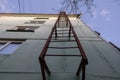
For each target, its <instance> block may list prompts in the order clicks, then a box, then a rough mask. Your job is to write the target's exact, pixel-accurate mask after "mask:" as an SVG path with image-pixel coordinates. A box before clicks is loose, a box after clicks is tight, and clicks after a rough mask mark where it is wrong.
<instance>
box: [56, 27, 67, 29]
mask: <svg viewBox="0 0 120 80" xmlns="http://www.w3.org/2000/svg"><path fill="white" fill-rule="evenodd" d="M57 28H68V29H69V27H57Z"/></svg>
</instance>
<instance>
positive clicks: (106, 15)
mask: <svg viewBox="0 0 120 80" xmlns="http://www.w3.org/2000/svg"><path fill="white" fill-rule="evenodd" d="M100 15H101V16H102V17H104V18H105V20H106V21H110V20H111V12H110V11H109V10H107V9H103V10H101V11H100Z"/></svg>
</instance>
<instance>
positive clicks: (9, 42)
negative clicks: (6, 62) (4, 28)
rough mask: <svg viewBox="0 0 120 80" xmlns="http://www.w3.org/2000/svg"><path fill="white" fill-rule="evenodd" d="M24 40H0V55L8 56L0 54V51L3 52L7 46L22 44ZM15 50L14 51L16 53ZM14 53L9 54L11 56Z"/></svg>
mask: <svg viewBox="0 0 120 80" xmlns="http://www.w3.org/2000/svg"><path fill="white" fill-rule="evenodd" d="M24 41H25V40H13V41H12V40H0V44H3V46H1V47H0V55H8V54H1V51H2V50H4V49H5V48H6V47H7V46H9V45H10V44H14V43H15V44H20V45H21V44H22V43H23V42H24ZM18 48H19V47H18ZM16 50H17V49H15V51H16ZM13 53H14V52H10V54H13Z"/></svg>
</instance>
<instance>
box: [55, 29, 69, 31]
mask: <svg viewBox="0 0 120 80" xmlns="http://www.w3.org/2000/svg"><path fill="white" fill-rule="evenodd" d="M57 31H69V30H67V29H66V30H57Z"/></svg>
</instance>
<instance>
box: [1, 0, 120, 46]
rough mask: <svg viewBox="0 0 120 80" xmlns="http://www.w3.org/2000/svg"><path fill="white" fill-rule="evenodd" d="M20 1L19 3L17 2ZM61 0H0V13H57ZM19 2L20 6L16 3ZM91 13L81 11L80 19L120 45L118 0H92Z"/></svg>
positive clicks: (108, 39) (107, 39) (102, 35)
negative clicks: (93, 5)
mask: <svg viewBox="0 0 120 80" xmlns="http://www.w3.org/2000/svg"><path fill="white" fill-rule="evenodd" d="M19 1H20V3H19ZM61 1H62V0H0V13H59V11H58V10H59V8H60V7H62V4H61ZM18 4H20V6H19V5H18ZM94 4H95V7H93V9H92V10H91V11H92V13H91V14H92V15H93V16H91V15H90V14H89V13H85V12H82V16H81V20H82V21H84V22H85V23H86V25H88V26H89V27H90V28H91V29H92V30H94V31H97V32H99V33H101V37H102V38H103V39H104V40H106V41H107V42H112V43H114V44H115V45H117V46H118V47H120V37H119V34H120V2H117V0H94Z"/></svg>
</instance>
